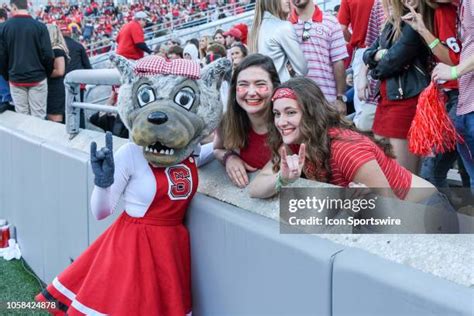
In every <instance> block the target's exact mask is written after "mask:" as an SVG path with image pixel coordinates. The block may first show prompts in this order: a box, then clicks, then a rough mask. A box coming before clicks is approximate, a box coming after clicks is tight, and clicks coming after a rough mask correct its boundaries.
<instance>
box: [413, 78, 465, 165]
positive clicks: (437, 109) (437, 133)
mask: <svg viewBox="0 0 474 316" xmlns="http://www.w3.org/2000/svg"><path fill="white" fill-rule="evenodd" d="M445 100H446V97H445V96H444V93H443V92H442V91H440V90H439V89H438V88H437V86H436V85H435V84H434V83H431V84H430V85H429V86H428V87H427V88H426V89H425V90H424V91H423V92H421V94H420V97H419V99H418V105H417V108H416V114H415V117H414V119H413V122H412V123H411V127H410V131H409V132H408V149H409V150H410V151H411V152H412V153H414V154H415V155H418V156H428V155H429V154H431V153H435V154H436V153H444V152H447V151H452V150H454V149H455V148H456V143H457V142H460V143H463V142H464V141H463V139H462V137H461V136H460V135H459V134H458V133H457V132H456V129H455V128H454V126H453V123H452V122H451V119H450V118H449V116H448V114H447V113H446V109H445V107H444V104H445Z"/></svg>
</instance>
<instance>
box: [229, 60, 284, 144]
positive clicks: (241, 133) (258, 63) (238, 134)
mask: <svg viewBox="0 0 474 316" xmlns="http://www.w3.org/2000/svg"><path fill="white" fill-rule="evenodd" d="M250 67H259V68H261V69H263V70H265V71H266V72H267V73H268V75H269V77H270V80H271V82H272V85H273V89H275V88H276V87H278V86H279V85H280V78H279V77H278V72H277V70H276V68H275V65H274V64H273V60H272V59H271V58H270V57H268V56H265V55H262V54H250V55H248V56H247V57H245V58H244V59H242V61H241V62H240V64H239V65H238V66H237V67H236V68H235V70H234V73H233V74H232V79H231V82H230V88H229V98H228V101H227V111H226V113H225V114H224V118H223V119H222V123H221V132H222V139H223V140H224V147H225V148H226V149H240V148H245V147H246V146H247V144H248V135H249V131H250V128H251V126H250V120H249V117H248V115H247V112H245V110H243V109H242V108H241V107H240V106H239V104H238V103H237V99H236V90H237V78H238V77H239V74H240V72H242V71H243V70H245V69H247V68H250Z"/></svg>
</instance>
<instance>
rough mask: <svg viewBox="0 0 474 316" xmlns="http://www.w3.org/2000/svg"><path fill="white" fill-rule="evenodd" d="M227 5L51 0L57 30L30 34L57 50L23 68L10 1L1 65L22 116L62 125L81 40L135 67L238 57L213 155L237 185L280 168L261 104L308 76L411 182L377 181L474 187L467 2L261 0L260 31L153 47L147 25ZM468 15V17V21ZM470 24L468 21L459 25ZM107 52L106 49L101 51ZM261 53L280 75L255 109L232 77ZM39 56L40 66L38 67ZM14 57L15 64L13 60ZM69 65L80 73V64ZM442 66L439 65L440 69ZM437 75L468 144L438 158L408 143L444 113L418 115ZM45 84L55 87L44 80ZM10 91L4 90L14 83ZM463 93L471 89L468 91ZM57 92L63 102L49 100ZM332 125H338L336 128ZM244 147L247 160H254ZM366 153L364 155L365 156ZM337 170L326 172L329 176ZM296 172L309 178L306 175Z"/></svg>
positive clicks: (44, 15)
mask: <svg viewBox="0 0 474 316" xmlns="http://www.w3.org/2000/svg"><path fill="white" fill-rule="evenodd" d="M231 2H232V1H231ZM248 3H250V1H242V2H238V5H241V6H244V5H246V4H248ZM226 4H227V3H225V2H224V1H218V2H216V1H200V2H191V3H190V4H186V3H181V4H171V3H166V2H163V3H155V2H153V3H149V4H136V5H129V6H125V5H121V6H114V5H112V4H110V3H107V2H104V3H103V4H97V3H95V2H91V3H90V4H89V5H87V6H86V5H71V6H66V5H64V4H56V5H52V4H49V5H47V6H45V7H44V8H41V10H39V11H37V12H36V17H37V19H36V20H35V19H30V20H31V21H30V22H31V24H32V25H33V23H37V24H41V25H43V26H44V24H42V22H45V23H46V24H47V25H48V28H46V27H44V30H49V33H48V32H39V33H41V34H30V36H34V37H35V38H38V40H39V41H40V42H41V43H42V45H44V46H47V45H48V43H51V44H50V45H49V47H48V49H42V50H40V51H39V52H38V53H37V54H38V55H34V54H35V53H33V52H31V54H30V55H28V56H27V57H26V58H30V60H28V61H27V62H25V63H23V62H17V61H16V59H17V58H19V57H18V55H19V54H18V50H21V49H22V47H21V44H18V42H17V41H16V40H15V38H12V37H9V36H11V35H10V34H13V33H12V32H13V31H10V30H13V29H16V30H17V31H18V32H20V31H19V29H21V26H18V25H16V26H15V21H18V20H19V19H18V17H19V16H29V15H28V14H29V13H28V11H27V8H26V5H27V4H26V1H25V0H12V8H13V10H11V12H10V9H9V10H2V16H5V18H6V16H7V15H8V13H9V12H10V14H11V15H12V18H11V19H10V20H9V21H8V22H6V23H4V24H3V25H2V28H1V30H2V31H1V33H0V35H1V40H2V42H3V43H4V45H2V55H1V56H0V57H1V58H2V59H1V60H0V66H1V70H2V75H3V76H4V78H5V79H7V80H9V81H10V83H9V87H10V89H11V95H12V97H13V103H15V107H16V110H17V111H20V112H24V113H28V114H32V115H37V116H40V117H44V116H45V113H47V114H48V115H49V116H48V117H49V119H53V120H56V121H63V119H64V117H63V114H64V106H63V104H64V102H63V100H64V93H61V92H60V91H61V90H62V91H64V88H63V86H62V83H61V81H62V78H63V76H64V74H65V73H66V72H67V71H70V70H71V69H81V68H86V69H87V68H90V63H89V62H88V60H87V56H85V53H84V49H83V47H82V46H81V45H80V44H78V43H77V41H75V39H76V40H77V39H79V41H81V40H85V39H87V40H94V39H97V38H99V37H103V36H104V35H105V36H111V37H113V38H114V40H115V41H116V42H117V46H116V52H117V53H118V54H119V55H122V56H124V57H126V58H129V59H132V60H138V59H140V58H142V57H143V56H145V54H157V55H160V56H162V57H164V58H167V59H177V58H184V59H192V60H195V61H196V62H199V63H200V64H201V65H202V66H204V65H205V64H208V63H210V62H212V61H214V60H216V59H218V58H229V59H230V60H231V61H232V63H233V68H234V70H235V72H234V74H233V77H232V79H230V78H229V80H227V82H226V83H225V84H224V85H223V86H222V88H221V97H222V100H223V102H224V104H225V107H226V109H227V112H226V114H225V116H224V120H223V124H222V126H221V128H220V129H219V130H218V131H217V133H216V139H215V140H214V150H215V154H216V158H217V159H218V160H221V161H222V162H223V163H224V164H225V165H226V170H227V173H228V175H229V177H230V179H231V180H232V181H233V182H234V183H235V184H236V185H238V186H241V187H243V186H246V185H247V184H248V176H247V174H248V172H253V171H255V170H257V169H262V168H263V167H264V165H265V164H264V162H265V163H266V162H268V161H280V160H279V159H278V157H277V155H276V154H275V153H273V155H272V153H271V151H270V148H269V147H267V146H266V145H265V143H266V137H267V136H268V134H269V133H270V132H271V130H269V129H268V124H267V122H266V121H265V118H266V117H267V115H268V113H266V112H267V110H268V108H267V107H265V106H264V105H265V104H267V103H269V102H270V101H271V96H272V94H271V92H272V91H273V90H274V89H275V88H276V87H277V86H278V85H280V84H281V83H284V82H286V81H288V80H290V79H292V78H294V77H300V76H303V77H306V78H309V79H311V80H312V81H313V82H314V83H316V85H317V86H318V87H319V89H321V92H322V96H323V97H324V99H325V100H326V101H327V103H326V104H330V105H331V106H332V107H334V109H336V110H337V111H338V113H340V115H341V117H340V118H339V119H340V120H343V121H344V122H346V120H348V121H350V122H351V123H350V124H353V125H351V126H353V127H352V128H353V129H354V130H355V131H357V133H359V132H360V133H372V135H374V138H373V139H372V138H371V141H375V142H376V143H377V144H378V143H379V142H380V139H383V140H384V141H385V143H386V145H387V146H388V147H387V148H389V150H388V149H387V150H386V152H385V153H386V155H387V157H391V158H390V159H392V158H394V159H395V160H394V161H395V162H396V164H397V166H399V167H401V168H403V170H406V171H407V172H408V173H397V174H402V175H403V174H405V176H403V177H404V179H403V181H402V182H401V183H399V182H397V181H395V180H394V179H392V178H391V175H390V174H391V173H392V172H393V170H397V168H398V167H397V168H395V167H393V168H389V169H387V168H388V167H387V166H386V163H385V162H382V161H379V163H378V165H377V166H375V167H374V168H375V169H376V170H377V172H378V171H380V172H381V178H382V179H385V182H383V181H382V183H378V184H379V185H385V186H386V185H388V184H390V186H392V187H393V186H400V185H402V186H403V187H404V188H405V189H406V188H407V187H410V185H411V184H410V183H411V182H413V180H412V179H413V177H412V176H411V174H413V175H414V176H416V175H421V176H422V177H423V178H425V179H428V180H429V181H430V182H432V183H433V184H435V185H436V186H446V185H447V180H446V177H447V172H448V171H449V169H451V168H452V166H453V164H454V163H455V162H456V161H457V163H458V166H459V170H460V172H461V175H462V179H463V183H464V185H465V186H469V185H471V186H472V181H473V180H472V178H474V177H473V165H474V164H473V161H472V156H471V153H472V152H474V150H473V148H472V139H471V138H472V134H473V133H471V132H472V126H471V125H472V122H471V121H472V119H471V118H470V117H471V116H472V110H473V104H472V101H470V99H469V98H468V97H466V93H469V90H468V89H467V86H468V82H469V80H470V79H469V80H468V79H466V78H471V74H466V75H464V74H462V73H461V70H463V69H464V68H461V66H457V67H456V65H458V63H459V61H460V57H461V56H463V52H464V59H465V58H466V56H467V55H466V53H465V50H466V49H469V47H470V46H469V45H470V40H471V37H470V36H472V35H471V34H470V33H469V32H470V31H471V30H472V29H470V25H469V24H468V23H469V22H470V20H469V18H468V17H469V15H468V14H467V13H466V9H464V11H461V8H465V7H466V6H468V4H466V3H465V2H464V3H463V2H462V1H461V2H460V1H457V0H454V1H449V0H437V1H436V0H370V1H347V0H342V1H341V5H340V6H337V7H336V8H335V14H332V12H323V11H322V10H321V9H320V8H319V7H318V6H317V5H314V4H313V2H312V1H310V0H291V2H290V0H281V1H271V0H257V1H256V7H255V15H254V21H253V26H252V28H251V29H249V28H248V26H247V25H245V24H237V25H234V26H233V27H232V28H230V29H227V30H222V29H217V30H215V32H214V33H213V34H212V35H211V36H202V37H200V38H192V39H189V40H187V41H186V42H182V41H181V39H178V38H173V37H171V38H170V39H169V40H168V41H167V42H165V43H162V44H160V45H158V46H156V47H148V45H147V44H146V39H145V32H144V29H145V28H146V27H147V26H148V25H150V24H152V25H157V24H158V23H163V22H166V21H170V20H173V19H184V20H186V19H187V17H189V16H190V15H192V14H194V13H197V12H205V11H206V10H214V11H213V12H217V13H216V18H219V17H223V16H220V14H221V13H222V12H221V10H220V9H219V6H223V5H226ZM468 9H469V7H468ZM19 11H21V13H20V14H19V13H18V12H19ZM460 12H464V15H461V14H460ZM468 13H469V12H468ZM466 16H467V18H466ZM461 20H462V21H463V23H459V22H458V21H461ZM55 24H56V25H58V26H57V27H56V28H55V27H54V26H53V25H55ZM90 24H92V26H91V25H90ZM91 27H92V30H90V28H91ZM57 29H60V30H61V31H62V34H61V32H58V31H57ZM48 35H49V36H48ZM63 36H65V37H63ZM78 36H79V37H78ZM64 38H66V40H64ZM462 41H464V43H462ZM82 44H84V43H82ZM72 46H74V47H72ZM53 49H54V51H53ZM106 51H108V49H107V50H104V52H106ZM74 52H76V53H74ZM255 53H260V54H262V55H264V56H267V57H270V59H271V60H272V66H274V67H275V70H276V73H277V77H275V76H274V74H273V72H272V71H273V70H272V69H271V68H272V67H270V66H269V65H267V64H266V62H265V61H262V60H260V61H259V62H258V63H257V64H258V65H253V66H250V68H255V67H257V68H258V67H261V68H262V69H264V70H265V72H266V73H267V75H266V76H265V75H264V77H268V76H269V77H270V78H271V80H267V83H268V86H267V88H266V89H268V91H267V92H266V93H263V92H261V91H260V90H258V89H257V90H255V91H253V90H252V93H254V94H255V95H254V96H255V98H256V99H258V100H260V101H262V107H261V108H259V107H258V106H256V105H251V106H249V105H248V104H247V106H249V107H248V108H246V105H245V100H239V93H236V92H235V91H234V90H235V89H236V86H235V85H236V82H234V80H237V79H238V78H236V77H238V75H237V74H240V73H242V72H243V73H245V71H244V70H245V69H243V66H240V65H241V63H242V62H243V61H244V60H246V57H247V55H252V54H255ZM5 56H7V57H8V56H9V58H6V57H5ZM35 56H36V57H35ZM23 58H25V57H23ZM33 59H34V60H35V62H32V61H31V60H33ZM12 60H14V61H15V62H13V63H12ZM35 63H36V64H35ZM71 64H72V65H74V66H73V67H71V66H70V65H71ZM260 64H262V65H265V66H262V65H260ZM436 64H438V66H437V67H436V68H435V66H436ZM443 64H445V65H448V66H449V67H452V68H450V69H451V70H450V71H452V74H451V75H450V76H447V78H445V77H446V76H445V75H444V73H445V71H446V70H445V68H442V67H445V66H443ZM29 66H31V67H33V68H35V67H36V68H35V69H38V71H37V72H36V73H32V72H31V71H30V70H31V69H29V68H28V67H29ZM446 67H447V66H446ZM16 68H19V69H20V70H18V69H16ZM33 68H32V69H33ZM433 69H434V72H433ZM440 69H443V71H444V72H442V71H441V70H440ZM66 70H67V71H66ZM22 71H23V72H25V73H22ZM254 75H256V74H254ZM432 75H433V76H437V77H436V78H437V79H440V78H443V81H436V83H437V84H438V85H437V88H438V90H439V91H441V92H442V93H443V94H444V97H445V99H446V103H445V104H443V108H444V110H443V111H444V112H445V113H449V116H448V115H447V114H446V115H444V116H443V118H444V119H445V120H448V121H449V122H451V121H452V124H455V125H456V128H457V132H458V133H459V135H460V136H461V137H463V139H464V143H463V144H461V143H459V144H458V147H457V150H456V149H455V148H454V147H453V146H451V147H450V148H447V149H446V150H444V149H442V150H440V148H439V147H438V148H433V151H431V152H429V153H426V150H425V152H424V153H423V154H422V153H420V150H418V151H417V150H416V148H415V147H416V146H417V144H418V145H419V143H420V142H422V141H423V135H422V136H421V138H422V139H419V138H420V137H419V135H418V138H416V137H415V136H411V138H412V140H411V144H410V141H409V138H410V135H409V134H410V133H411V134H413V135H414V134H415V132H416V131H413V132H410V127H412V125H414V124H418V125H417V126H419V125H420V124H421V123H420V122H419V120H421V119H420V118H419V117H421V116H422V115H423V114H424V115H435V114H434V113H432V112H428V113H417V112H420V111H421V110H420V108H421V106H420V103H422V102H426V98H420V95H422V92H423V91H425V90H428V89H427V88H429V89H432V88H431V87H432V86H431V85H430V82H431V81H432V77H431V76H432ZM461 75H463V76H462V77H461ZM46 78H48V79H47V80H46ZM58 78H59V79H58ZM53 79H54V80H53ZM458 79H460V80H458ZM44 80H46V81H47V85H42V84H40V83H43V81H44ZM270 82H271V84H270ZM52 83H54V84H52ZM247 85H248V88H247V87H246V89H248V90H249V91H250V90H251V89H250V87H253V85H252V84H251V83H248V84H247ZM3 86H4V87H5V82H3ZM7 87H8V86H7ZM237 88H238V87H237ZM25 89H26V90H31V91H33V93H31V94H30V93H29V92H28V93H27V95H28V96H29V97H30V95H33V97H30V101H29V102H31V109H27V107H25V106H24V104H25V102H26V101H25V100H26V98H25V97H22V96H21V95H19V94H18V91H19V90H22V91H24V90H25ZM45 89H47V90H48V91H47V92H46V90H45ZM460 92H462V93H463V94H461V95H460ZM48 93H49V94H50V95H54V96H55V97H54V98H51V97H50V98H48V97H47V95H48ZM37 95H41V96H42V97H41V100H43V101H44V100H47V101H44V102H43V101H41V102H43V103H44V104H42V105H41V107H40V108H42V109H45V110H44V111H43V110H41V111H40V112H37V108H38V104H39V103H38V101H37V100H36V99H37V98H36V97H35V96H37ZM115 97H116V93H115V92H113V95H112V96H111V98H110V100H111V101H110V102H111V103H113V102H114V99H115ZM8 98H9V97H3V102H9V101H10V100H9V99H8ZM297 99H298V98H297ZM20 100H21V101H20ZM31 100H33V101H31ZM58 100H59V101H58ZM41 102H40V103H41ZM46 103H47V104H48V106H47V107H45V105H46ZM22 104H23V105H22ZM240 108H242V109H243V110H244V112H242V111H241V110H240ZM245 113H246V114H245ZM236 115H240V116H242V115H243V116H242V117H241V119H240V121H242V122H246V123H244V125H242V126H236V125H235V124H232V123H226V122H233V121H234V120H235V118H236ZM463 120H464V121H463ZM449 122H445V123H446V124H447V125H449V124H448V123H449ZM422 123H423V122H422ZM344 124H346V123H344ZM344 124H343V126H346V125H344ZM347 124H349V123H347ZM427 124H428V123H427ZM421 125H423V124H421ZM425 125H426V124H425ZM347 126H349V125H347ZM234 129H235V130H234ZM328 129H329V130H331V127H328ZM427 132H428V131H427ZM418 134H419V133H418ZM328 135H332V134H331V133H329V134H328ZM345 136H347V135H345ZM307 137H309V136H307ZM328 137H329V138H331V137H332V136H328ZM457 139H458V140H459V138H457ZM254 141H256V143H255V144H254V143H253V142H254ZM364 141H365V139H364ZM417 142H418V143H417ZM447 142H449V141H447ZM380 146H382V145H380ZM324 147H325V148H326V152H322V153H316V152H314V153H313V154H315V155H316V156H318V157H319V160H318V161H317V159H316V158H311V159H316V160H314V161H312V163H313V164H314V165H318V164H321V163H322V164H323V165H325V166H329V165H330V164H331V163H332V162H331V160H327V159H329V156H328V155H329V152H331V147H330V145H329V144H325V145H324ZM262 148H263V150H261V149H262ZM381 148H382V147H381ZM414 148H415V149H414ZM246 150H249V151H250V154H245V152H246ZM293 154H295V155H296V153H293ZM255 155H257V156H259V157H260V158H258V159H257V160H258V161H260V162H259V163H257V164H252V162H251V161H246V159H245V157H248V156H251V157H254V156H255ZM361 155H362V156H364V155H363V154H359V156H361ZM373 155H374V153H371V154H370V155H369V154H367V155H366V156H367V157H366V159H369V158H371V157H373ZM356 156H357V155H356ZM272 157H273V158H272ZM324 157H325V159H326V160H324V159H323V158H324ZM366 159H362V158H361V159H359V160H357V161H354V162H352V165H351V166H349V167H347V168H349V169H348V170H351V172H350V173H349V174H347V175H346V180H350V181H345V182H344V181H343V182H338V181H336V182H337V183H345V184H348V183H351V182H353V181H352V180H354V176H355V171H356V170H358V169H359V168H360V167H361V166H364V165H365V163H366V161H365V160H366ZM387 159H388V158H387ZM369 160H370V159H369ZM420 166H421V168H420ZM318 168H319V167H318ZM318 168H316V169H318ZM380 168H381V170H379V169H380ZM330 169H331V168H329V167H327V171H328V174H329V175H330V174H331V172H330V171H331V170H330ZM370 170H372V169H370ZM372 171H373V170H372ZM299 173H300V174H301V170H300V171H299ZM303 173H304V172H303ZM382 175H383V176H382ZM304 176H306V177H311V176H309V175H304ZM313 176H314V177H315V178H316V179H319V180H321V181H323V180H324V181H330V178H331V177H330V176H328V177H322V176H320V175H318V176H315V175H313ZM469 176H471V177H470V178H471V180H469ZM400 177H401V176H398V178H400ZM283 180H284V181H287V180H288V179H283ZM387 181H388V182H387ZM469 181H471V182H469Z"/></svg>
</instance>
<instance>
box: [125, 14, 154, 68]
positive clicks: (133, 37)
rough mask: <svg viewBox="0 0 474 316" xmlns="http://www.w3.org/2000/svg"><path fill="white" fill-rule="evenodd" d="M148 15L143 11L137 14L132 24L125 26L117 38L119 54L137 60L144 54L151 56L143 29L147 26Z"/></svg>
mask: <svg viewBox="0 0 474 316" xmlns="http://www.w3.org/2000/svg"><path fill="white" fill-rule="evenodd" d="M147 17H148V16H147V14H146V13H145V12H143V11H139V12H137V13H135V15H134V18H133V20H132V21H131V22H129V23H127V24H125V25H124V26H123V27H122V29H121V30H120V33H119V34H118V36H117V43H118V48H117V54H119V55H122V56H123V57H125V58H128V59H132V60H137V59H140V58H142V57H143V56H144V52H146V53H148V54H151V53H152V51H151V49H150V48H149V47H148V46H147V45H146V43H145V35H144V33H143V28H144V27H145V25H146V19H147Z"/></svg>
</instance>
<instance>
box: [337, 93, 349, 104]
mask: <svg viewBox="0 0 474 316" xmlns="http://www.w3.org/2000/svg"><path fill="white" fill-rule="evenodd" d="M336 100H339V101H342V102H344V103H347V97H346V95H345V94H338V95H337V97H336Z"/></svg>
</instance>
